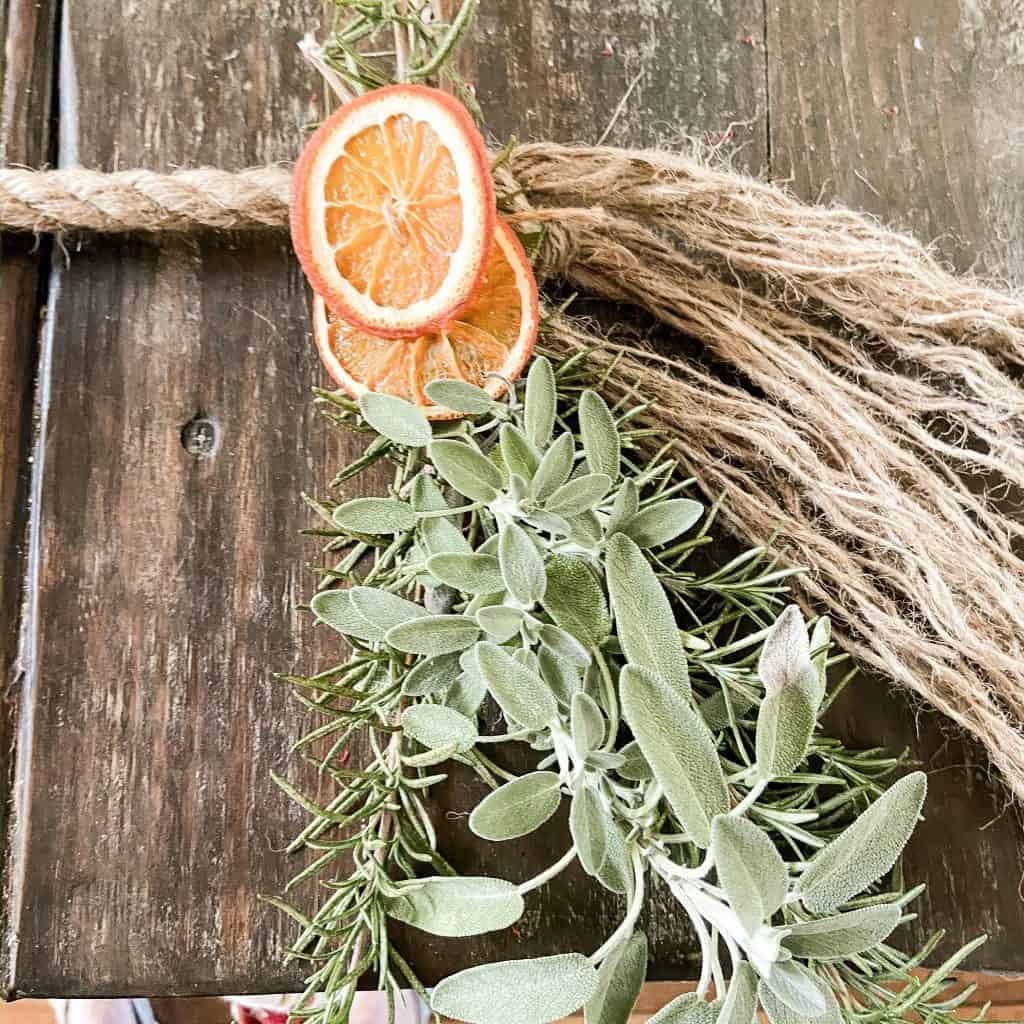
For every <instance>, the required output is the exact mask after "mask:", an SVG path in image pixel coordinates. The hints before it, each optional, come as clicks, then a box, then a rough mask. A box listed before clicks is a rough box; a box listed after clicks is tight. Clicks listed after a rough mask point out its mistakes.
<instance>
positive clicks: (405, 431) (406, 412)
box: [359, 391, 431, 448]
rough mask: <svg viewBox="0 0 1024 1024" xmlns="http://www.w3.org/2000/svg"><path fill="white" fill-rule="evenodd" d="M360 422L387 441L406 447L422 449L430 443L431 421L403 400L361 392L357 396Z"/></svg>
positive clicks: (381, 394)
mask: <svg viewBox="0 0 1024 1024" xmlns="http://www.w3.org/2000/svg"><path fill="white" fill-rule="evenodd" d="M359 411H360V412H361V413H362V414H363V419H364V420H366V422H367V423H369V424H370V426H371V427H373V429H374V430H376V431H377V433H378V434H383V435H384V437H386V438H387V439H388V440H389V441H394V442H395V444H401V445H405V446H406V447H407V448H424V447H425V446H426V445H428V444H429V443H430V438H431V432H430V421H429V420H428V419H427V417H426V416H424V415H423V410H422V409H419V408H417V407H416V406H415V405H413V404H412V403H411V402H407V401H406V400H405V399H404V398H398V397H396V396H395V395H386V394H384V393H383V392H380V391H364V392H363V394H361V395H360V396H359Z"/></svg>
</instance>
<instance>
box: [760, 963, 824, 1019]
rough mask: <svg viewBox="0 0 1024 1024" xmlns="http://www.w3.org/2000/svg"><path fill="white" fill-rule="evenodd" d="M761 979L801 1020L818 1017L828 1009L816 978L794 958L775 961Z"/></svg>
mask: <svg viewBox="0 0 1024 1024" xmlns="http://www.w3.org/2000/svg"><path fill="white" fill-rule="evenodd" d="M761 980H762V981H763V982H764V984H765V985H766V986H767V987H768V989H769V991H770V992H771V993H772V995H774V996H775V997H776V999H778V1000H779V1001H780V1002H782V1003H784V1004H785V1005H786V1006H788V1007H789V1009H790V1010H792V1011H793V1012H794V1013H797V1014H799V1015H800V1019H801V1020H808V1019H814V1018H817V1017H820V1016H822V1015H823V1014H824V1013H825V1011H826V1009H828V1004H827V1003H826V1002H825V994H824V992H823V991H822V987H821V985H820V983H819V982H818V979H817V978H815V976H814V975H813V974H811V972H810V971H809V970H808V969H807V968H806V967H804V965H803V964H800V963H797V961H796V960H785V961H782V960H779V961H776V962H775V963H774V964H773V965H772V969H771V971H770V972H769V973H768V974H767V976H765V977H763V978H762V979H761Z"/></svg>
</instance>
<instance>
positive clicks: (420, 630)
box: [385, 615, 480, 657]
mask: <svg viewBox="0 0 1024 1024" xmlns="http://www.w3.org/2000/svg"><path fill="white" fill-rule="evenodd" d="M479 636H480V629H479V627H478V626H477V624H476V623H475V622H474V621H473V620H472V619H470V618H467V617H466V616H465V615H426V616H424V617H423V618H422V619H412V620H411V621H409V622H403V623H401V624H400V625H398V626H392V627H391V629H389V630H388V631H387V633H386V634H385V639H386V640H387V643H388V646H389V647H393V648H394V649H395V650H396V651H402V652H403V653H405V654H425V655H427V657H434V656H435V655H438V654H452V653H454V652H455V651H463V650H465V649H466V648H467V647H470V646H472V645H473V644H474V643H475V642H476V640H477V637H479Z"/></svg>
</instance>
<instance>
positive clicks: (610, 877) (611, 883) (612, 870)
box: [591, 754, 634, 895]
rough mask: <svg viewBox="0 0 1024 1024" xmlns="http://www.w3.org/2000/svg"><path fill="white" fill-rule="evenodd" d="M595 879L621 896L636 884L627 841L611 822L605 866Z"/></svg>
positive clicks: (607, 838) (606, 841)
mask: <svg viewBox="0 0 1024 1024" xmlns="http://www.w3.org/2000/svg"><path fill="white" fill-rule="evenodd" d="M591 756H592V757H596V756H597V755H595V754H592V755H591ZM595 877H596V878H597V880H598V881H599V882H600V883H601V884H602V885H603V886H604V887H605V888H606V889H608V890H609V891H610V892H614V893H619V894H620V895H621V894H623V893H627V892H629V891H630V890H631V887H632V886H633V884H634V879H633V865H632V863H631V862H630V857H629V850H628V849H627V847H626V841H625V839H623V838H622V832H621V830H620V829H619V826H618V825H616V824H615V822H614V821H611V820H609V822H608V834H607V836H605V857H604V864H602V865H601V869H600V871H598V872H597V875H596V876H595Z"/></svg>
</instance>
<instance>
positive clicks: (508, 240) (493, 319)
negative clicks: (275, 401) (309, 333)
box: [313, 220, 539, 420]
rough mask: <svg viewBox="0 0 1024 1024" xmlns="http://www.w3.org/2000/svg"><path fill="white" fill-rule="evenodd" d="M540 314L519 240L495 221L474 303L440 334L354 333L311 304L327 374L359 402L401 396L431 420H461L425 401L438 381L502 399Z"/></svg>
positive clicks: (321, 304) (320, 302)
mask: <svg viewBox="0 0 1024 1024" xmlns="http://www.w3.org/2000/svg"><path fill="white" fill-rule="evenodd" d="M538 323H539V311H538V302H537V283H536V281H535V279H534V276H533V270H532V268H531V266H530V262H529V259H528V258H527V256H526V253H525V252H524V251H523V247H522V245H521V244H520V242H519V239H518V238H516V235H515V232H513V231H512V229H511V228H510V227H509V226H508V225H507V224H505V222H504V221H501V220H498V221H497V223H496V225H495V230H494V241H493V246H492V250H491V253H490V256H489V259H488V260H487V261H486V263H485V266H484V273H483V275H482V277H481V278H480V282H479V284H478V285H477V288H476V290H475V291H474V293H473V295H472V298H471V299H470V301H469V302H468V303H467V304H466V305H465V306H464V307H463V309H462V310H461V311H460V313H459V314H458V315H457V316H455V317H453V318H451V319H450V320H448V321H446V322H445V323H444V324H443V325H442V326H439V327H436V328H433V329H431V330H429V331H426V332H423V333H421V334H419V335H417V336H416V337H412V338H408V337H395V336H393V335H391V336H384V335H378V334H373V333H370V332H366V331H364V330H362V329H360V328H358V327H354V326H352V325H351V324H350V323H348V322H346V321H345V320H343V319H342V318H340V317H339V316H337V314H335V313H334V311H333V310H331V309H330V308H329V307H328V305H327V304H326V303H325V301H324V299H323V297H322V296H320V295H317V296H316V298H315V300H314V309H313V330H314V335H315V338H316V344H317V348H318V349H319V352H320V358H321V359H322V361H323V363H324V366H325V367H326V368H327V371H328V373H330V375H331V377H332V378H333V379H334V381H335V382H336V383H337V384H338V385H339V386H340V387H342V388H343V389H344V390H345V391H347V392H348V393H349V394H350V395H352V396H353V397H354V398H358V397H359V396H360V395H361V394H363V393H364V392H366V391H382V392H384V393H386V394H391V395H397V396H398V397H400V398H404V399H406V401H409V402H412V403H413V404H414V405H418V406H420V407H421V408H422V409H423V411H424V413H425V414H426V416H427V418H428V419H432V420H442V419H454V418H456V417H458V416H460V415H461V414H460V413H458V412H455V411H453V410H451V409H448V408H445V407H444V406H439V405H435V404H434V403H433V402H431V401H430V399H429V398H428V397H427V394H426V390H425V389H426V386H427V385H428V384H429V383H430V382H431V381H434V380H463V381H466V382H468V383H470V384H476V385H477V386H478V387H482V388H484V389H485V390H486V391H487V392H488V394H490V395H491V396H492V397H494V398H497V397H499V396H500V395H501V394H502V393H503V392H504V391H505V388H506V382H508V381H513V380H515V379H516V378H517V377H518V376H519V375H520V374H521V373H522V370H523V367H524V366H525V365H526V362H527V360H528V359H529V358H530V355H531V354H532V352H533V347H534V342H535V341H536V337H537V326H538Z"/></svg>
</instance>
